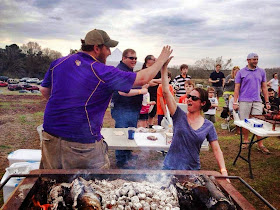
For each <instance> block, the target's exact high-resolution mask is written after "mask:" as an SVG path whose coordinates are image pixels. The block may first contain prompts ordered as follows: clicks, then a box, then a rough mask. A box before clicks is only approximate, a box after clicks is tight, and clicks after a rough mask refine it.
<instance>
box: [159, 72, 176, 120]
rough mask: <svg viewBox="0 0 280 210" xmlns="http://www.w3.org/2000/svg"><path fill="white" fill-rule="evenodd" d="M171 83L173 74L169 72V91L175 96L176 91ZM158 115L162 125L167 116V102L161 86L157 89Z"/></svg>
mask: <svg viewBox="0 0 280 210" xmlns="http://www.w3.org/2000/svg"><path fill="white" fill-rule="evenodd" d="M170 81H171V72H170V71H168V82H169V90H170V92H171V94H172V95H173V96H174V90H173V87H172V85H171V84H170ZM157 115H158V125H160V124H161V121H162V119H163V117H164V116H165V115H166V101H165V99H164V97H163V93H162V85H161V84H160V85H159V86H158V89H157Z"/></svg>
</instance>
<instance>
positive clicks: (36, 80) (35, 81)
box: [26, 78, 39, 83]
mask: <svg viewBox="0 0 280 210" xmlns="http://www.w3.org/2000/svg"><path fill="white" fill-rule="evenodd" d="M26 82H27V83H37V82H39V79H38V78H29V79H28V80H26Z"/></svg>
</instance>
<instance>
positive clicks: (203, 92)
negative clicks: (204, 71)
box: [194, 88, 211, 112]
mask: <svg viewBox="0 0 280 210" xmlns="http://www.w3.org/2000/svg"><path fill="white" fill-rule="evenodd" d="M194 90H196V91H197V92H199V98H200V100H201V102H204V101H205V102H206V103H205V105H204V106H202V107H201V109H202V110H203V112H207V111H208V109H209V108H210V107H211V102H210V101H209V97H208V92H207V91H206V90H204V89H202V88H194Z"/></svg>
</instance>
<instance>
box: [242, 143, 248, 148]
mask: <svg viewBox="0 0 280 210" xmlns="http://www.w3.org/2000/svg"><path fill="white" fill-rule="evenodd" d="M244 143H247V142H244ZM248 147H249V142H248V144H242V146H241V148H242V149H247V148H248Z"/></svg>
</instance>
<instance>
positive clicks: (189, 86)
mask: <svg viewBox="0 0 280 210" xmlns="http://www.w3.org/2000/svg"><path fill="white" fill-rule="evenodd" d="M193 89H194V83H193V81H191V80H187V81H185V90H186V95H183V96H181V97H180V98H179V103H182V104H187V95H188V94H190V92H192V90H193Z"/></svg>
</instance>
